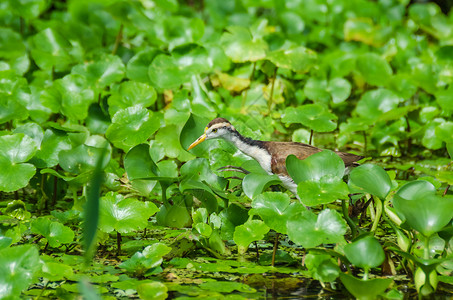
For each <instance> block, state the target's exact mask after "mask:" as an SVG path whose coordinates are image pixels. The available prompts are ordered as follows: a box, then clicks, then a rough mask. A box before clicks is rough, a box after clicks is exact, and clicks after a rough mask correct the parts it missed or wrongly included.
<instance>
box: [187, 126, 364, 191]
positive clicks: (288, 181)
mask: <svg viewBox="0 0 453 300" xmlns="http://www.w3.org/2000/svg"><path fill="white" fill-rule="evenodd" d="M209 139H224V140H226V141H229V142H231V143H232V144H233V145H234V146H236V148H238V149H239V150H241V151H242V152H243V153H244V154H246V155H248V156H250V157H252V158H253V159H255V160H256V161H257V162H258V163H259V164H260V165H261V167H262V168H263V169H264V170H265V171H266V172H267V173H268V174H270V175H272V174H275V175H277V176H278V177H279V178H280V180H281V181H282V185H283V186H284V187H285V188H287V189H288V190H290V191H291V192H292V193H293V194H294V195H296V196H297V184H296V183H295V182H294V181H293V179H292V178H291V177H290V176H289V174H288V171H287V170H286V157H288V155H291V154H293V155H295V156H296V157H297V158H299V159H305V158H307V157H309V156H310V155H312V154H315V153H318V152H321V151H322V149H319V148H317V147H314V146H311V145H307V144H303V143H296V142H272V141H259V140H253V139H251V138H247V137H244V136H242V135H241V134H240V133H239V132H237V130H236V129H235V128H234V126H233V125H231V123H230V122H229V121H228V120H227V119H224V118H216V119H214V120H212V121H211V122H209V124H208V126H207V127H206V128H205V131H204V133H203V134H202V135H201V136H200V137H199V138H198V139H197V140H196V141H195V142H193V143H192V144H191V145H190V146H189V148H188V150H190V149H192V148H193V147H195V146H196V145H198V144H200V143H201V142H203V141H205V140H209ZM335 153H336V154H338V156H340V157H341V158H342V159H343V161H344V164H345V167H346V168H348V167H352V166H357V165H358V163H356V162H357V161H358V160H360V159H362V158H363V156H359V155H355V154H351V153H345V152H340V151H335Z"/></svg>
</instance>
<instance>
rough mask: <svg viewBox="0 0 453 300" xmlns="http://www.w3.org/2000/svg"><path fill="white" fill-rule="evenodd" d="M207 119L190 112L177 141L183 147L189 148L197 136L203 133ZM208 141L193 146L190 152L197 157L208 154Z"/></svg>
mask: <svg viewBox="0 0 453 300" xmlns="http://www.w3.org/2000/svg"><path fill="white" fill-rule="evenodd" d="M209 121H210V120H209V119H208V118H205V117H201V116H198V115H194V114H191V115H190V117H189V119H188V120H187V122H186V124H185V125H184V127H183V129H182V130H181V134H180V136H179V141H180V143H181V146H182V147H183V149H187V148H189V146H190V144H192V143H193V142H194V141H195V140H196V139H197V138H198V137H199V136H201V135H202V134H203V133H204V130H205V128H206V126H207V125H208V123H209ZM208 149H209V144H208V143H201V144H199V145H197V146H196V147H195V148H193V149H191V150H190V152H191V153H194V154H195V155H196V156H198V157H207V156H208V154H209V153H208Z"/></svg>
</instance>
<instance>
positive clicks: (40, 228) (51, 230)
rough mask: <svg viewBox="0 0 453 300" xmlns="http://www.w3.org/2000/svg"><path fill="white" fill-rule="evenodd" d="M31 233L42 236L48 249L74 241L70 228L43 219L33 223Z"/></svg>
mask: <svg viewBox="0 0 453 300" xmlns="http://www.w3.org/2000/svg"><path fill="white" fill-rule="evenodd" d="M31 231H32V232H34V233H37V234H40V235H42V236H44V237H45V238H46V239H47V242H48V243H49V246H50V247H59V246H60V245H61V244H68V243H71V242H72V241H73V240H74V232H73V231H72V229H71V228H69V227H67V226H64V225H63V224H61V223H59V222H52V221H51V220H49V219H47V218H43V217H41V218H38V219H36V220H34V221H33V223H32V224H31Z"/></svg>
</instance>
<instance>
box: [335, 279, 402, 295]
mask: <svg viewBox="0 0 453 300" xmlns="http://www.w3.org/2000/svg"><path fill="white" fill-rule="evenodd" d="M340 279H341V282H342V283H343V284H344V286H345V287H346V289H347V290H348V291H349V292H350V293H351V294H352V295H353V296H354V297H356V298H357V299H360V300H362V299H363V300H373V299H377V298H378V295H381V294H382V293H384V292H385V290H386V289H387V288H388V287H389V286H390V284H391V283H392V282H393V279H392V278H374V279H369V280H362V279H359V278H355V277H354V276H352V275H349V274H344V273H341V274H340Z"/></svg>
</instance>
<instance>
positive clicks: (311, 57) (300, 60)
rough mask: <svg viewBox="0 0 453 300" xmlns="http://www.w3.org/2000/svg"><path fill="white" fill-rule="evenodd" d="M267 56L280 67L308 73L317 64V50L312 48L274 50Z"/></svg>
mask: <svg viewBox="0 0 453 300" xmlns="http://www.w3.org/2000/svg"><path fill="white" fill-rule="evenodd" d="M266 58H267V59H269V60H270V61H271V62H272V63H273V64H275V65H276V66H277V67H279V68H286V69H290V70H292V71H295V72H300V73H306V72H308V71H309V70H310V69H311V68H312V67H313V66H314V65H315V63H316V59H317V55H316V52H315V51H313V50H311V49H308V48H305V47H297V48H292V49H286V50H276V51H272V52H270V53H269V54H267V56H266Z"/></svg>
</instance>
